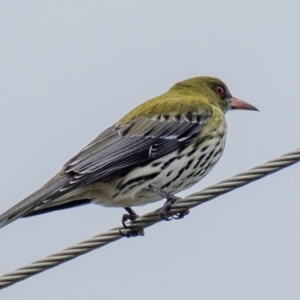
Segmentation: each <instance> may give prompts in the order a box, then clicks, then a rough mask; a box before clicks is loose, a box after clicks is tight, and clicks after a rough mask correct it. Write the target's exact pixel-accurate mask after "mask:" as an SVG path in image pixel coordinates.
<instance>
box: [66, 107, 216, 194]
mask: <svg viewBox="0 0 300 300" xmlns="http://www.w3.org/2000/svg"><path fill="white" fill-rule="evenodd" d="M210 117H211V112H209V113H206V114H201V115H198V114H196V113H195V112H193V113H186V114H181V115H165V116H156V117H152V118H150V117H149V118H139V119H137V120H134V121H132V122H130V123H128V124H125V125H118V124H117V125H115V126H112V127H110V128H108V129H107V130H106V131H105V132H103V133H102V134H100V135H99V136H98V137H97V138H96V139H95V140H94V141H93V142H92V143H91V144H89V145H88V146H87V147H86V148H84V149H83V150H82V151H81V152H80V153H79V154H78V155H76V156H75V157H74V158H72V159H71V160H70V161H69V162H68V163H67V164H66V165H65V167H64V171H65V172H66V173H67V174H70V175H72V180H70V181H69V182H68V183H67V184H65V186H64V187H63V188H62V191H64V190H73V189H74V188H75V187H78V186H84V185H87V184H90V183H93V182H96V181H99V180H101V179H104V178H108V177H109V176H112V175H114V174H117V173H120V172H122V171H125V170H129V169H132V168H134V167H140V166H143V165H144V164H146V163H148V162H150V161H152V160H155V159H157V158H160V157H163V156H164V155H166V154H168V153H171V152H173V151H175V150H179V149H181V148H183V147H184V146H185V145H187V144H188V143H190V142H191V141H192V140H194V139H195V138H196V137H198V135H199V133H200V132H201V130H202V128H203V126H204V125H205V124H206V123H207V121H208V119H209V118H210Z"/></svg>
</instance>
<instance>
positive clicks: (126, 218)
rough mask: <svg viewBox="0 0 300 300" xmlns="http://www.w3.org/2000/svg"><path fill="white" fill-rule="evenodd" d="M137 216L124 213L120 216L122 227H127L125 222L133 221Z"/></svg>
mask: <svg viewBox="0 0 300 300" xmlns="http://www.w3.org/2000/svg"><path fill="white" fill-rule="evenodd" d="M138 217H139V216H138V215H136V214H135V215H133V214H124V215H123V217H122V225H123V226H124V228H128V226H127V224H126V222H127V221H134V220H135V219H137V218H138Z"/></svg>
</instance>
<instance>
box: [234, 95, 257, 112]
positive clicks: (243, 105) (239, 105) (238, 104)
mask: <svg viewBox="0 0 300 300" xmlns="http://www.w3.org/2000/svg"><path fill="white" fill-rule="evenodd" d="M230 106H231V108H232V109H247V110H256V111H259V110H258V109H257V108H256V107H255V106H253V105H251V104H249V103H247V102H245V101H243V100H241V99H238V98H235V97H231V98H230Z"/></svg>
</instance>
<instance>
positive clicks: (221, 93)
mask: <svg viewBox="0 0 300 300" xmlns="http://www.w3.org/2000/svg"><path fill="white" fill-rule="evenodd" d="M215 92H216V94H218V95H221V96H222V95H224V89H223V88H222V87H221V86H216V87H215Z"/></svg>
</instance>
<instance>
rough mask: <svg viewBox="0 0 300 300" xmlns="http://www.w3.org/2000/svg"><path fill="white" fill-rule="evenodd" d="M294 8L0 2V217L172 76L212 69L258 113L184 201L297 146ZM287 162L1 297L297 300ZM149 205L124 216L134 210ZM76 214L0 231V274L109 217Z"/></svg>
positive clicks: (297, 222) (232, 122)
mask: <svg viewBox="0 0 300 300" xmlns="http://www.w3.org/2000/svg"><path fill="white" fill-rule="evenodd" d="M299 10H300V4H299V1H288V4H287V1H271V0H269V1H262V0H259V1H247V2H246V1H237V0H236V1H222V0H220V1H183V0H182V1H175V0H172V1H137V0H136V1H1V2H0V91H1V98H0V128H1V130H0V138H1V147H0V165H1V173H0V181H1V199H0V212H1V213H2V212H4V211H5V210H6V209H8V208H9V207H11V206H12V205H14V204H15V203H17V202H19V201H20V200H22V199H23V198H24V197H26V196H27V195H28V194H30V193H32V192H33V191H34V190H36V189H37V188H39V187H40V186H41V185H42V184H44V183H45V182H46V181H47V180H48V179H49V178H50V177H52V176H53V175H54V174H55V173H56V172H58V171H59V170H60V168H61V167H62V165H63V164H64V163H65V162H66V161H67V160H68V159H69V158H71V157H72V156H73V155H75V154H76V153H77V152H78V151H79V150H81V149H82V148H83V147H84V146H85V145H86V144H88V143H89V142H90V141H91V140H92V139H93V138H94V137H95V136H96V135H98V134H99V133H100V132H101V131H103V130H104V129H106V128H107V127H108V126H110V125H112V124H113V123H114V122H116V121H117V120H118V119H119V118H120V117H121V116H122V115H123V114H125V113H126V112H127V111H128V110H130V109H131V108H133V107H134V106H136V105H137V104H139V103H140V102H142V101H144V100H146V99H148V98H150V97H153V96H156V95H158V94H160V93H163V92H164V91H166V90H167V89H168V88H169V87H170V86H171V85H172V84H173V83H175V82H177V81H180V80H183V79H186V78H189V77H193V76H197V75H213V76H217V77H219V78H221V79H222V80H223V81H225V82H226V83H227V85H228V86H229V88H230V91H231V93H232V94H233V95H234V96H236V97H239V98H241V99H243V100H245V101H247V102H249V103H251V104H253V105H255V106H256V107H258V108H259V109H260V113H257V112H247V111H234V112H229V113H228V114H227V120H228V127H229V129H228V137H227V145H226V148H225V152H224V154H223V157H222V158H221V160H220V162H219V163H218V164H217V165H216V167H215V168H214V170H213V171H212V172H211V173H210V174H209V175H208V176H207V177H206V178H205V179H204V180H202V181H201V182H200V183H199V184H197V185H196V186H194V187H193V188H191V189H189V190H187V191H185V192H183V193H181V194H180V195H182V196H184V195H188V194H190V193H192V192H196V191H198V190H200V189H202V188H204V187H206V186H208V185H211V184H214V183H217V182H218V181H220V180H222V179H225V178H228V177H230V176H232V175H234V174H236V173H239V172H242V171H246V170H248V169H249V168H251V167H254V166H255V165H258V164H261V163H264V162H265V161H267V160H270V159H272V158H276V157H277V156H279V155H282V154H284V153H286V152H288V151H291V150H294V149H296V148H297V147H299V146H300V139H299V132H300V129H299V128H300V118H299V112H300V99H299V93H300V86H299V82H300V58H299V53H300V34H299V28H300V18H299ZM299 174H300V165H295V166H292V167H290V168H287V169H285V170H283V171H281V172H279V173H276V174H274V175H271V176H269V177H267V178H265V179H262V180H259V181H258V182H255V183H253V184H250V185H248V186H246V187H243V188H241V189H239V190H236V191H234V192H231V193H229V194H226V195H224V196H222V197H219V198H217V199H215V200H213V201H211V202H209V203H206V204H203V205H201V206H199V207H198V208H196V209H193V210H192V211H191V213H190V215H189V216H188V217H186V218H185V219H184V220H181V221H172V222H162V223H159V224H157V225H156V226H153V227H151V228H149V229H147V230H146V232H145V233H146V234H145V236H144V237H140V238H135V239H122V240H121V241H118V242H116V243H112V244H110V245H108V246H106V247H104V248H102V249H99V250H96V251H93V252H92V253H89V254H86V255H84V256H82V257H80V258H77V259H75V260H73V261H70V262H67V263H65V264H63V265H61V266H59V267H56V268H54V269H51V270H49V271H46V272H44V273H42V274H39V275H37V276H34V277H32V278H30V279H28V280H25V281H22V282H20V283H17V284H16V285H13V286H11V287H9V288H7V289H4V290H1V291H0V298H1V300H2V299H3V300H15V299H20V298H23V299H31V300H40V299H43V300H48V299H49V300H50V299H72V300H79V299H144V300H148V299H149V300H150V299H151V300H152V299H174V300H177V299H209V300H210V299H212V300H215V299H230V300H234V299H244V300H247V299H273V300H276V299H290V300H291V299H299V298H300V284H299V282H300V241H299V235H300V218H299V215H300V199H299V193H300V182H299ZM162 204H163V202H160V203H156V204H154V205H148V206H144V207H140V208H137V211H138V212H139V213H140V214H142V213H145V212H148V211H151V210H153V209H155V208H157V207H159V206H161V205H162ZM122 214H123V210H122V209H121V208H115V209H113V208H104V207H100V206H95V205H90V206H86V207H81V208H76V209H71V210H68V211H63V212H57V213H51V214H48V215H44V216H40V217H34V218H28V219H21V220H17V221H16V222H14V223H12V224H10V225H9V226H7V227H5V228H3V229H1V230H0V245H1V246H0V275H1V274H4V273H6V272H10V271H13V270H14V269H16V268H18V267H21V266H23V265H26V264H28V263H30V262H32V261H34V260H37V259H40V258H43V257H45V256H47V255H49V254H51V253H53V252H56V251H59V250H61V249H63V248H65V247H68V246H71V245H73V244H75V243H77V242H80V241H81V240H83V239H87V238H89V237H91V236H93V235H96V234H98V233H101V232H104V231H106V230H108V229H110V228H111V227H114V226H116V225H119V224H120V220H121V216H122Z"/></svg>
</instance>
